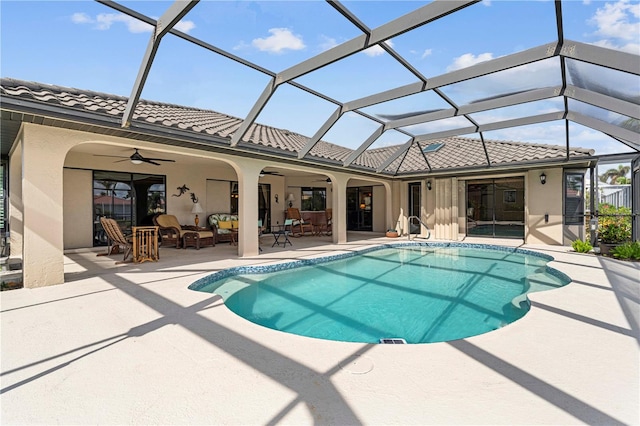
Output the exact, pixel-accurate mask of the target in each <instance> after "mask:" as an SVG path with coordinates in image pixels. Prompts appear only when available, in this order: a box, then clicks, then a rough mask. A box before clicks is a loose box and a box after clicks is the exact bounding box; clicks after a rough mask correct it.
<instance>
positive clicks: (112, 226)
mask: <svg viewBox="0 0 640 426" xmlns="http://www.w3.org/2000/svg"><path fill="white" fill-rule="evenodd" d="M100 224H101V225H102V227H103V228H104V232H105V233H106V234H107V240H108V242H109V248H108V249H107V253H100V254H98V256H110V255H112V254H118V253H120V249H122V251H124V258H123V259H122V262H126V261H127V258H128V257H129V256H130V255H131V253H132V250H133V242H132V240H131V236H125V235H124V234H123V233H122V230H121V229H120V225H118V222H116V221H115V220H114V219H109V218H107V217H101V218H100Z"/></svg>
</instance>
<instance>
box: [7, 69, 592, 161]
mask: <svg viewBox="0 0 640 426" xmlns="http://www.w3.org/2000/svg"><path fill="white" fill-rule="evenodd" d="M0 94H1V95H2V96H3V97H10V98H15V99H28V100H30V101H35V102H39V103H46V104H49V105H57V106H60V107H62V108H65V109H75V110H81V111H84V112H91V113H93V114H97V115H105V116H110V117H121V116H122V115H123V113H124V111H125V108H126V105H127V100H128V99H127V98H126V97H122V96H116V95H110V94H105V93H99V92H93V91H89V90H79V89H74V88H69V87H61V86H55V85H47V84H42V83H35V82H27V81H23V80H16V79H10V78H2V79H1V81H0ZM132 118H133V119H132V127H131V128H130V129H129V130H130V131H135V123H136V122H144V123H149V124H153V125H158V126H162V127H166V128H177V129H181V130H184V131H188V132H193V133H197V134H200V135H209V136H216V137H219V138H222V139H226V140H228V141H229V140H230V138H231V137H232V136H233V134H234V132H235V131H237V130H238V128H239V127H240V125H241V123H242V119H240V118H237V117H232V116H229V115H226V114H222V113H219V112H216V111H210V110H204V109H199V108H191V107H185V106H180V105H172V104H166V103H160V102H153V101H147V100H142V99H141V100H140V101H139V103H138V104H137V105H136V108H135V112H134V114H133V117H132ZM308 140H309V138H308V137H306V136H304V135H300V134H298V133H295V132H291V131H288V130H283V129H277V128H274V127H270V126H266V125H262V124H257V123H255V124H253V125H252V126H251V127H250V129H249V131H248V132H247V133H246V134H245V136H244V137H243V139H242V142H243V143H244V144H249V145H251V144H254V145H260V146H263V147H267V148H271V149H274V150H276V151H281V152H283V153H287V152H288V153H289V154H290V155H291V154H295V153H297V152H299V151H300V150H302V148H303V147H304V146H305V145H306V143H307V141H308ZM433 142H444V146H443V147H442V148H440V149H438V150H437V151H435V152H430V153H427V154H424V155H423V153H422V152H421V149H422V148H423V147H424V146H426V145H427V144H426V143H422V145H419V144H417V143H414V144H413V145H412V146H411V147H410V149H409V150H408V152H407V153H406V155H400V156H399V157H398V158H397V159H396V160H395V161H394V162H393V163H392V164H391V165H390V166H389V167H387V168H386V169H385V172H387V173H392V174H396V173H398V174H402V173H417V172H428V171H430V169H431V170H446V169H451V168H454V169H458V168H465V167H482V166H486V165H487V155H488V156H489V158H490V160H491V164H492V165H498V164H508V163H522V162H527V161H532V160H551V159H562V158H565V157H566V147H564V146H553V145H542V144H531V143H522V142H512V141H495V140H485V146H486V151H487V153H486V154H485V149H484V147H483V145H482V141H480V140H478V139H471V138H462V137H450V138H445V139H440V140H437V141H430V142H429V143H433ZM398 148H399V146H389V147H383V148H377V149H369V150H367V151H365V152H363V153H362V154H361V155H360V156H359V157H358V158H357V159H356V160H355V161H354V162H353V163H352V164H353V165H354V166H357V167H359V168H365V169H373V170H375V169H377V168H378V167H379V166H380V165H381V164H382V163H383V162H384V161H385V160H386V158H387V157H388V156H389V155H391V154H393V153H394V152H396V150H397V149H398ZM351 152H353V151H352V150H351V149H349V148H345V147H342V146H339V145H335V144H332V143H329V142H326V141H320V142H319V143H318V144H316V145H315V146H314V148H313V149H312V150H311V151H310V152H309V154H308V155H307V157H308V158H309V159H317V160H325V162H329V163H334V164H342V163H343V162H344V160H346V158H347V157H348V156H349V154H351ZM593 153H594V152H593V150H588V149H582V148H572V149H570V151H569V155H570V156H571V157H581V156H590V155H593ZM425 157H426V161H425Z"/></svg>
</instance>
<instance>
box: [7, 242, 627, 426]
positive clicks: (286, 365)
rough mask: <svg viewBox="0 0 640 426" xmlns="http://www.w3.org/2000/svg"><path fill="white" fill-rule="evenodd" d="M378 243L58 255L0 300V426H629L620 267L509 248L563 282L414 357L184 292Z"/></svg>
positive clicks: (561, 252) (552, 250) (412, 350)
mask: <svg viewBox="0 0 640 426" xmlns="http://www.w3.org/2000/svg"><path fill="white" fill-rule="evenodd" d="M395 240H398V239H395ZM389 241H392V240H391V239H388V238H384V237H372V236H371V235H370V234H368V233H364V234H358V233H356V234H353V235H349V243H347V244H340V245H334V244H332V243H331V242H328V241H326V240H324V239H323V238H316V237H304V238H298V239H295V240H294V246H293V247H291V248H290V247H287V249H286V250H285V249H283V248H281V247H280V248H273V249H271V248H270V247H266V248H265V253H263V254H261V255H260V256H259V257H253V258H247V257H244V258H240V257H238V256H237V254H236V252H235V250H234V249H233V247H232V246H230V245H228V244H225V245H220V246H218V247H216V248H215V249H214V248H212V247H209V248H202V249H200V250H194V249H186V250H183V249H163V250H162V253H161V255H162V262H161V263H152V262H145V263H142V264H139V265H131V264H129V265H116V264H115V261H114V260H115V257H117V256H113V257H112V258H107V257H96V252H95V251H91V250H78V251H77V252H68V253H66V254H65V281H66V284H65V285H63V286H53V287H46V288H40V289H35V290H28V289H25V290H20V291H10V292H3V293H2V310H1V313H0V315H1V316H0V319H1V324H2V408H1V409H2V419H3V423H6V424H42V423H60V424H72V423H73V424H89V423H92V424H327V425H329V424H332V425H335V424H344V425H347V424H348V425H355V424H407V425H408V424H416V425H417V424H608V425H613V424H637V423H638V422H639V421H640V413H639V408H638V404H637V401H638V397H639V396H640V394H639V384H638V376H639V374H640V371H639V365H640V364H639V363H638V333H639V330H640V327H639V324H638V309H639V305H638V304H639V300H638V287H637V277H638V274H639V273H640V270H639V268H638V265H637V263H631V262H622V261H617V260H612V259H607V258H602V257H596V256H593V255H584V254H577V253H575V252H571V251H569V250H568V249H567V248H565V247H549V246H533V245H531V246H530V245H524V246H522V247H524V248H528V249H533V250H536V251H539V252H542V253H547V254H550V255H551V256H553V257H554V258H555V260H554V261H552V262H551V263H550V264H549V265H550V266H552V267H554V268H556V269H558V270H560V271H562V272H564V273H566V274H569V275H570V276H571V277H572V278H573V282H572V283H571V284H569V285H567V286H566V287H563V288H561V289H557V290H553V291H547V292H542V293H535V294H533V295H531V300H532V308H531V311H530V312H529V313H528V314H527V315H526V316H525V317H524V318H523V319H521V320H518V321H516V322H515V323H513V324H511V325H509V326H507V327H504V328H502V329H500V330H496V331H494V332H491V333H488V334H484V335H480V336H476V337H472V338H468V339H464V340H459V341H452V342H445V343H433V344H417V345H370V344H355V343H344V342H334V341H324V340H319V339H312V338H306V337H301V336H296V335H291V334H287V333H281V332H278V331H274V330H271V329H267V328H264V327H261V326H257V325H255V324H252V323H250V322H248V321H246V320H244V319H242V318H240V317H238V316H236V315H235V314H233V313H232V312H230V311H229V310H228V309H227V308H226V307H225V306H224V304H223V301H222V299H221V298H220V297H219V296H217V295H213V294H208V293H200V292H195V291H190V290H186V287H187V286H188V285H189V283H191V282H193V281H195V280H196V279H198V278H200V277H203V276H205V275H208V274H210V273H212V272H214V271H216V270H220V269H222V268H226V267H230V266H238V265H252V264H255V265H262V264H266V263H271V262H281V261H289V260H292V259H299V258H308V257H314V256H323V255H327V254H333V253H336V252H344V251H350V250H358V249H361V248H366V247H369V246H371V245H375V244H380V243H388V242H389ZM470 241H473V242H486V241H487V240H482V239H472V240H470ZM265 242H266V241H265ZM490 242H491V243H495V241H493V240H491V241H490ZM500 243H501V244H512V245H514V244H516V245H518V244H521V242H517V241H513V240H509V241H500ZM79 324H83V326H82V327H79V326H78V325H79Z"/></svg>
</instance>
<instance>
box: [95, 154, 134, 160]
mask: <svg viewBox="0 0 640 426" xmlns="http://www.w3.org/2000/svg"><path fill="white" fill-rule="evenodd" d="M93 156H94V157H111V158H125V159H129V157H125V156H124V155H106V154H93Z"/></svg>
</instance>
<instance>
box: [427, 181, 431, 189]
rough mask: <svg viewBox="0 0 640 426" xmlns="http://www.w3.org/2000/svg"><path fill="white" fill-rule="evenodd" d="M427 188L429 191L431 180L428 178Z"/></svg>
mask: <svg viewBox="0 0 640 426" xmlns="http://www.w3.org/2000/svg"><path fill="white" fill-rule="evenodd" d="M427 189H428V190H429V191H431V181H430V180H428V181H427Z"/></svg>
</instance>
